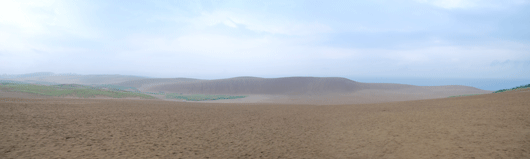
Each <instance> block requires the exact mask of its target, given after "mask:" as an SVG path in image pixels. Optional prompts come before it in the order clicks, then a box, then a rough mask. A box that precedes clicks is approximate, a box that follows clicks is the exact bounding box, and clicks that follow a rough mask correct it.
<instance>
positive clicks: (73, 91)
mask: <svg viewBox="0 0 530 159" xmlns="http://www.w3.org/2000/svg"><path fill="white" fill-rule="evenodd" d="M0 90H2V91H11V92H23V93H32V94H38V95H44V96H54V97H64V96H74V97H80V98H90V97H96V96H104V97H111V98H125V97H140V98H145V99H155V97H153V96H150V95H146V94H142V93H136V92H125V91H113V90H104V89H99V88H96V87H90V86H83V85H77V84H64V85H51V86H47V85H35V84H17V83H1V84H0Z"/></svg>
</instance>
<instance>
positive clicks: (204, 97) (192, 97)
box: [166, 93, 246, 101]
mask: <svg viewBox="0 0 530 159" xmlns="http://www.w3.org/2000/svg"><path fill="white" fill-rule="evenodd" d="M245 97H246V96H228V95H204V94H193V95H181V94H178V93H169V94H167V95H166V98H168V99H184V100H187V101H205V100H221V99H237V98H245Z"/></svg>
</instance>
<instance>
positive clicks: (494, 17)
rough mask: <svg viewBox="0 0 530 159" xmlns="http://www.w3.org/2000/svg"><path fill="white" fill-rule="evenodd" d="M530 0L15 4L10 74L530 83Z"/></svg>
mask: <svg viewBox="0 0 530 159" xmlns="http://www.w3.org/2000/svg"><path fill="white" fill-rule="evenodd" d="M529 19H530V1H528V0H504V1H502V0H499V1H494V0H491V1H488V0H432V1H429V0H402V1H390V0H389V1H385V0H373V1H331V2H330V1H290V2H285V1H283V0H281V1H174V2H172V1H107V0H101V1H96V0H90V1H61V0H57V1H42V0H38V1H23V0H14V1H9V0H8V1H5V0H0V74H24V73H32V72H54V73H78V74H124V75H139V76H148V77H190V78H206V79H212V78H228V77H235V76H257V77H283V76H338V77H389V78H474V79H476V78H502V79H521V78H522V79H529V78H530V29H528V28H530V20H529Z"/></svg>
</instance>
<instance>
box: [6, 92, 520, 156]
mask: <svg viewBox="0 0 530 159" xmlns="http://www.w3.org/2000/svg"><path fill="white" fill-rule="evenodd" d="M529 97H530V91H529V90H528V89H527V90H523V91H511V92H505V93H499V94H487V95H478V96H469V97H458V98H445V99H434V100H420V101H407V102H392V103H382V104H360V105H334V106H332V105H326V106H318V105H281V104H210V103H184V102H169V101H159V100H158V101H157V100H117V99H113V100H110V99H107V100H103V99H15V98H0V123H1V124H0V129H1V130H2V131H0V158H530V98H529Z"/></svg>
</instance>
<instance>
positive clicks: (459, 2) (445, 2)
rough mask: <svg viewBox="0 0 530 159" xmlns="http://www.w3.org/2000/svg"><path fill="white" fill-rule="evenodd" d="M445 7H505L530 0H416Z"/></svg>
mask: <svg viewBox="0 0 530 159" xmlns="http://www.w3.org/2000/svg"><path fill="white" fill-rule="evenodd" d="M415 1H416V2H420V3H425V4H430V5H433V6H436V7H440V8H444V9H470V8H505V7H507V6H510V5H523V4H527V3H528V2H529V1H528V0H415Z"/></svg>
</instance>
